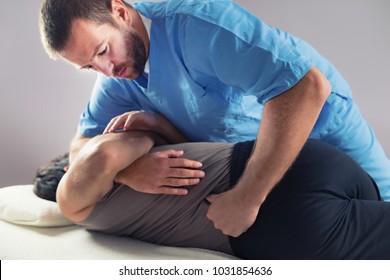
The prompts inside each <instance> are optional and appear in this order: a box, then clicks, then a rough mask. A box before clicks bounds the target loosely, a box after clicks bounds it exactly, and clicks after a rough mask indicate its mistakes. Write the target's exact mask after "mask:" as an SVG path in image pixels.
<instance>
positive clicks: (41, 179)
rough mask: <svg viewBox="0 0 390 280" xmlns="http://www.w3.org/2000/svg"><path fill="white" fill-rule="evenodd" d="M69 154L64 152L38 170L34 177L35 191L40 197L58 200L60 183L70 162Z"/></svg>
mask: <svg viewBox="0 0 390 280" xmlns="http://www.w3.org/2000/svg"><path fill="white" fill-rule="evenodd" d="M68 156H69V154H67V153H66V154H64V155H61V156H58V157H56V158H55V159H53V160H51V161H50V162H49V163H47V164H45V165H43V166H41V167H39V168H38V170H37V174H36V175H35V178H34V193H35V194H36V195H37V196H39V197H40V198H43V199H47V200H51V201H56V192H57V187H58V183H59V182H60V180H61V178H62V176H64V174H65V167H66V166H67V165H68V164H69V160H68Z"/></svg>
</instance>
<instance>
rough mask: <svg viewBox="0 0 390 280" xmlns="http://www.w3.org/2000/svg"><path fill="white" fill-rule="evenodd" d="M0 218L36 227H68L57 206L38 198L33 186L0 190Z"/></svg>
mask: <svg viewBox="0 0 390 280" xmlns="http://www.w3.org/2000/svg"><path fill="white" fill-rule="evenodd" d="M0 218H1V219H3V220H5V221H7V222H10V223H14V224H19V225H29V226H37V227H58V226H69V225H72V224H73V222H71V221H69V220H68V219H66V218H65V217H64V216H63V215H62V213H61V211H60V209H59V207H58V204H57V203H55V202H53V201H49V200H45V199H42V198H39V197H38V196H36V195H35V194H34V192H33V185H17V186H9V187H4V188H0Z"/></svg>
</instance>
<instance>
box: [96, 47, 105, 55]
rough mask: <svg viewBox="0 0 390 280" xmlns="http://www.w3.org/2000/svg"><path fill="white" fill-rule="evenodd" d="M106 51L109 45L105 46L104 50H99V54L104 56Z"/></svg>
mask: <svg viewBox="0 0 390 280" xmlns="http://www.w3.org/2000/svg"><path fill="white" fill-rule="evenodd" d="M106 52H107V46H106V47H105V48H104V50H102V51H101V52H99V53H98V54H97V55H98V56H102V55H104V54H105V53H106Z"/></svg>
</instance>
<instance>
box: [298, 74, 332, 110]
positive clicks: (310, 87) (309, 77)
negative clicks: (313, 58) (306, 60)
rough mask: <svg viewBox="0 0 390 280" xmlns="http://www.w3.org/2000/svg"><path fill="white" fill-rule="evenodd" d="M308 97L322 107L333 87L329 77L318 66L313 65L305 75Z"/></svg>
mask: <svg viewBox="0 0 390 280" xmlns="http://www.w3.org/2000/svg"><path fill="white" fill-rule="evenodd" d="M303 79H305V81H303V82H304V84H305V87H306V90H305V91H304V92H305V94H306V97H307V98H309V99H311V102H313V103H314V104H317V105H318V106H320V107H322V106H323V105H324V103H325V101H326V99H327V98H328V97H329V95H330V94H331V91H332V87H331V85H330V82H329V81H328V79H327V78H326V77H325V76H324V74H322V73H321V71H319V70H318V69H317V68H315V67H313V68H311V69H310V70H309V72H307V74H306V75H305V76H304V78H303Z"/></svg>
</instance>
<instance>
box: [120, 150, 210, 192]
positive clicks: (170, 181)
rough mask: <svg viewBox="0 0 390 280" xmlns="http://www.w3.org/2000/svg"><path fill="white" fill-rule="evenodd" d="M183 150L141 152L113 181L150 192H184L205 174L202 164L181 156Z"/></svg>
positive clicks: (140, 190)
mask: <svg viewBox="0 0 390 280" xmlns="http://www.w3.org/2000/svg"><path fill="white" fill-rule="evenodd" d="M181 156H183V151H175V150H166V151H160V152H154V153H149V154H146V155H144V156H143V157H141V158H139V159H138V160H136V161H135V162H133V163H132V164H131V165H130V166H129V167H127V168H126V169H124V170H122V171H121V172H119V173H118V175H117V176H116V177H115V180H114V181H115V182H117V183H121V184H125V185H127V186H129V187H131V188H132V189H134V190H136V191H138V192H143V193H151V194H170V195H186V194H187V193H188V189H187V188H185V187H188V186H193V185H196V184H198V183H199V182H200V180H201V178H203V177H204V176H205V173H204V172H203V171H202V170H199V168H201V167H202V164H201V163H200V162H197V161H193V160H189V159H186V158H183V157H181Z"/></svg>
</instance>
